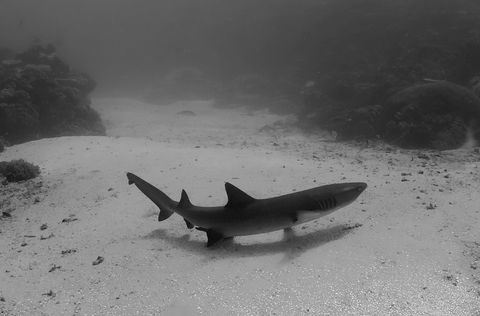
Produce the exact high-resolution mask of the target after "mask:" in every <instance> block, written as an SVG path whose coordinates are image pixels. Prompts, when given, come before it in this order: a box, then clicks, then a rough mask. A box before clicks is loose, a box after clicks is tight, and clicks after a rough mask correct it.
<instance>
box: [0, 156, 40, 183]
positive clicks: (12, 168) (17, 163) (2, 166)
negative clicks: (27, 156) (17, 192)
mask: <svg viewBox="0 0 480 316" xmlns="http://www.w3.org/2000/svg"><path fill="white" fill-rule="evenodd" d="M0 174H1V175H2V176H4V177H5V179H6V180H7V181H8V182H18V181H23V180H28V179H32V178H35V177H37V176H38V175H39V174H40V168H39V167H38V166H36V165H34V164H32V163H29V162H27V161H25V160H23V159H17V160H11V161H1V162H0Z"/></svg>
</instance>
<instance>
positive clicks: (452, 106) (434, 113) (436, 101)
mask: <svg viewBox="0 0 480 316" xmlns="http://www.w3.org/2000/svg"><path fill="white" fill-rule="evenodd" d="M382 122H383V123H384V124H385V125H384V126H383V131H382V135H383V136H384V137H385V139H386V140H388V141H391V142H393V143H395V144H398V145H399V146H401V147H407V148H418V147H426V148H433V149H440V150H443V149H454V148H458V147H460V146H462V145H463V144H464V143H465V142H466V140H467V139H466V137H467V136H466V135H467V130H468V129H472V130H474V134H473V137H474V138H475V139H477V140H480V129H479V126H478V124H479V123H480V99H479V98H478V97H477V96H476V95H475V94H474V93H473V92H472V91H470V90H468V89H467V88H464V87H462V86H459V85H456V84H453V83H449V82H434V83H428V84H424V85H420V86H415V87H411V88H408V89H405V90H403V91H400V92H398V93H397V94H395V95H393V96H392V97H391V98H390V99H388V101H387V103H386V104H385V107H384V111H383V112H382Z"/></svg>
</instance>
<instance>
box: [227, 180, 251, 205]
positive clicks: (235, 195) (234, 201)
mask: <svg viewBox="0 0 480 316" xmlns="http://www.w3.org/2000/svg"><path fill="white" fill-rule="evenodd" d="M225 191H227V197H228V202H227V205H225V207H229V208H236V209H238V208H243V207H245V206H247V205H249V204H251V203H253V202H255V201H256V200H255V199H254V198H253V197H251V196H250V195H248V194H247V193H245V192H243V191H242V190H240V189H239V188H237V187H236V186H234V185H233V184H231V183H228V182H225Z"/></svg>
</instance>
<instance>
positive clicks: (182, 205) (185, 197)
mask: <svg viewBox="0 0 480 316" xmlns="http://www.w3.org/2000/svg"><path fill="white" fill-rule="evenodd" d="M190 206H192V203H190V199H189V198H188V195H187V192H185V190H182V197H181V198H180V202H178V206H177V207H179V208H187V207H190Z"/></svg>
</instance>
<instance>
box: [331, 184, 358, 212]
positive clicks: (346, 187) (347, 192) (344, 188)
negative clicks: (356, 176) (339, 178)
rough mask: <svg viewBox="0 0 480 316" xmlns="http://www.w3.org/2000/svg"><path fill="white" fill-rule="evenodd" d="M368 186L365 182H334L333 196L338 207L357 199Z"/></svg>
mask: <svg viewBox="0 0 480 316" xmlns="http://www.w3.org/2000/svg"><path fill="white" fill-rule="evenodd" d="M366 188H367V184H366V183H364V182H350V183H339V184H332V188H331V190H332V192H331V193H332V197H333V198H335V200H336V206H337V207H344V206H346V205H348V204H350V203H352V202H353V201H355V200H356V199H357V198H358V196H359V195H360V194H362V192H363V191H365V189H366Z"/></svg>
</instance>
